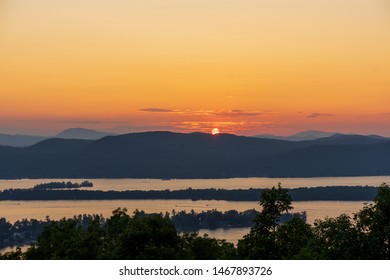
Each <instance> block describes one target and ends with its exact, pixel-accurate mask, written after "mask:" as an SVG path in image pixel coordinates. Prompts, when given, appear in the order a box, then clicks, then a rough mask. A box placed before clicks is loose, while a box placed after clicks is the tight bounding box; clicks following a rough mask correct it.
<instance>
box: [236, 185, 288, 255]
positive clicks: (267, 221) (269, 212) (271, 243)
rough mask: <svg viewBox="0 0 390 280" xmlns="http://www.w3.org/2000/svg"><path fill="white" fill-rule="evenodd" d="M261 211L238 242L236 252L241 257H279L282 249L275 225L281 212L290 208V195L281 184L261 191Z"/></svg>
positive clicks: (286, 211) (285, 211)
mask: <svg viewBox="0 0 390 280" xmlns="http://www.w3.org/2000/svg"><path fill="white" fill-rule="evenodd" d="M259 204H260V205H261V206H262V211H261V212H260V213H259V214H258V215H257V217H256V218H255V219H254V222H255V225H254V227H253V228H252V229H251V231H250V232H249V234H247V235H246V236H244V238H243V239H242V240H240V241H239V242H238V254H239V257H240V258H243V259H280V258H281V257H282V251H281V248H280V246H279V244H278V239H277V237H278V236H277V233H276V231H277V227H278V226H279V224H278V223H279V219H280V217H281V215H282V214H283V213H288V211H289V210H291V209H292V206H291V196H290V194H289V192H288V190H287V189H283V188H282V186H281V184H280V183H279V184H278V187H277V188H276V187H272V188H271V189H266V190H263V191H262V192H261V196H260V202H259Z"/></svg>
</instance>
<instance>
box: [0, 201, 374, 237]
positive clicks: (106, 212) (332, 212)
mask: <svg viewBox="0 0 390 280" xmlns="http://www.w3.org/2000/svg"><path fill="white" fill-rule="evenodd" d="M365 203H369V202H367V201H352V202H350V201H317V202H313V201H305V202H294V203H293V206H294V210H293V211H294V212H302V211H306V213H307V221H308V222H309V223H313V222H314V221H315V220H316V219H324V218H325V217H337V216H339V215H341V214H343V213H345V214H349V215H352V214H353V213H356V212H358V211H359V210H360V209H361V208H362V207H363V206H364V204H365ZM118 207H122V208H123V207H126V208H127V209H128V213H132V212H133V211H134V210H136V209H138V210H144V211H145V212H147V213H160V212H162V213H165V212H171V211H172V210H175V211H181V210H186V211H191V210H192V209H193V210H194V211H196V212H201V211H206V210H212V209H217V210H219V211H227V210H231V209H235V210H238V211H245V210H248V209H257V210H260V207H259V206H258V205H257V204H256V203H255V202H235V201H222V200H221V201H217V200H198V201H192V200H96V201H95V200H88V201H0V216H1V217H5V218H7V220H9V221H10V222H15V221H16V220H21V219H23V218H28V219H31V218H34V219H39V220H42V219H45V218H46V216H49V217H50V218H51V219H54V220H57V219H61V218H63V217H67V218H70V217H73V216H74V215H78V214H102V215H103V216H104V217H109V216H110V215H111V213H112V211H113V210H114V209H116V208H118ZM248 232H249V228H239V229H217V230H201V231H200V234H203V233H207V234H209V235H210V236H212V237H216V238H223V239H226V240H227V241H229V242H233V243H236V242H237V240H238V239H240V238H241V237H242V236H244V235H245V234H247V233H248Z"/></svg>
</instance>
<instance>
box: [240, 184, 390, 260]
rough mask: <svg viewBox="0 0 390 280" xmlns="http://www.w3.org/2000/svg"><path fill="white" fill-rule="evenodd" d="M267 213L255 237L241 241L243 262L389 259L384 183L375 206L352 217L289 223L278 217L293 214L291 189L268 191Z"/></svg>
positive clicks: (388, 192) (389, 210)
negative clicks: (252, 260)
mask: <svg viewBox="0 0 390 280" xmlns="http://www.w3.org/2000/svg"><path fill="white" fill-rule="evenodd" d="M260 205H262V206H263V210H262V212H261V213H260V214H259V215H258V216H257V218H256V224H255V226H254V227H253V228H252V229H251V231H250V233H249V234H247V235H246V236H244V238H243V239H242V240H239V242H238V255H239V258H241V259H328V260H338V259H340V260H342V259H390V188H389V186H388V185H386V184H382V185H381V186H380V187H379V189H378V195H377V197H376V198H375V199H374V203H373V204H370V205H367V206H365V207H364V208H363V209H362V210H361V211H360V212H358V213H357V214H355V215H354V217H353V218H351V217H349V216H347V215H341V216H339V217H337V218H326V219H325V220H317V221H316V222H315V223H314V225H312V226H311V225H308V224H307V223H305V222H304V221H302V220H301V219H299V218H298V217H296V218H294V219H292V220H290V221H288V222H287V223H285V224H280V223H278V219H279V217H280V216H281V215H282V214H283V213H284V212H287V211H289V210H291V197H289V195H288V193H287V190H285V189H283V188H281V186H280V185H279V186H278V188H275V187H274V188H272V189H269V190H266V191H263V193H262V195H261V199H260Z"/></svg>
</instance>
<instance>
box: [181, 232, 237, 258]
mask: <svg viewBox="0 0 390 280" xmlns="http://www.w3.org/2000/svg"><path fill="white" fill-rule="evenodd" d="M181 239H182V244H181V246H182V249H183V252H184V254H185V258H186V259H194V260H230V259H236V258H237V251H236V248H235V247H234V245H233V244H232V243H229V242H226V240H221V239H215V238H210V237H209V236H208V235H207V234H205V235H204V236H203V237H201V236H198V234H197V233H184V234H183V235H182V236H181Z"/></svg>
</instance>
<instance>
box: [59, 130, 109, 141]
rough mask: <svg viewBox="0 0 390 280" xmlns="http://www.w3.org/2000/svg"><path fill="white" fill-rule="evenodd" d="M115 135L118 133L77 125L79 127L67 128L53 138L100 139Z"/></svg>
mask: <svg viewBox="0 0 390 280" xmlns="http://www.w3.org/2000/svg"><path fill="white" fill-rule="evenodd" d="M113 135H116V134H115V133H109V132H103V131H96V130H92V129H85V128H80V127H77V128H69V129H65V130H64V131H62V132H61V133H59V134H57V135H55V136H54V137H53V138H62V139H83V140H98V139H101V138H103V137H106V136H113Z"/></svg>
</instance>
